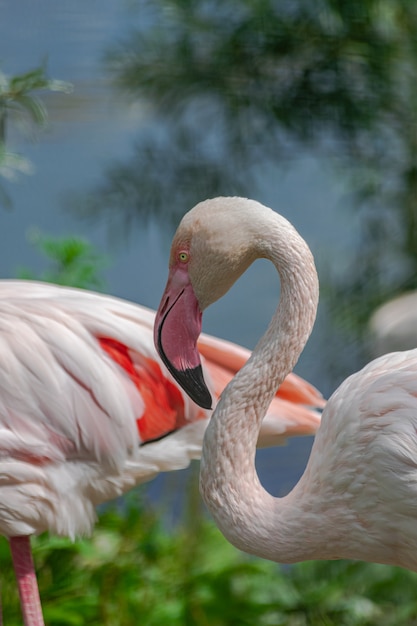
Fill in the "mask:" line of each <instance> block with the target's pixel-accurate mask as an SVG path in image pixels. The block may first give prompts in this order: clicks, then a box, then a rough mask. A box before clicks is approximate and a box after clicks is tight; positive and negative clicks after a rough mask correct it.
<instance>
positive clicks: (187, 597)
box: [0, 492, 417, 626]
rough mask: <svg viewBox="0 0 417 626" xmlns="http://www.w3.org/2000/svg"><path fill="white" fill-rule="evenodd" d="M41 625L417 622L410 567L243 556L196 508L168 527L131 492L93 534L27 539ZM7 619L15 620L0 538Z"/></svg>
mask: <svg viewBox="0 0 417 626" xmlns="http://www.w3.org/2000/svg"><path fill="white" fill-rule="evenodd" d="M33 547H34V558H35V562H36V567H37V571H38V578H39V586H40V592H41V597H42V603H43V608H44V614H45V621H46V623H47V624H48V626H58V625H59V626H81V625H84V624H89V625H92V626H93V625H97V626H98V625H99V624H100V625H101V626H129V625H130V624H132V625H133V624H135V625H136V624H141V626H161V625H162V624H168V625H169V626H177V625H178V626H180V625H181V626H191V625H194V624H195V625H199V626H226V625H230V626H232V625H233V626H255V625H256V626H269V625H274V626H275V625H276V626H278V625H281V624H282V625H286V626H307V625H311V626H319V625H320V626H333V625H334V626H344V625H346V626H356V625H371V624H378V625H383V626H385V625H393V626H394V625H397V626H401V625H407V626H410V625H412V624H417V594H416V588H417V575H416V574H414V573H411V572H407V571H405V570H401V569H399V568H391V567H387V566H383V565H374V564H363V563H353V562H348V561H339V562H336V561H335V562H306V563H301V564H298V565H296V566H292V567H284V566H279V565H276V564H274V563H270V562H268V561H262V560H260V559H255V558H251V557H249V556H246V555H244V554H242V553H240V552H238V551H237V550H235V549H234V548H233V547H232V546H231V545H229V544H228V543H227V542H226V541H225V540H224V538H223V537H222V536H221V534H220V533H219V532H218V531H217V529H216V528H215V526H214V525H213V524H212V523H211V522H210V521H208V520H207V519H205V518H204V517H203V516H199V515H197V516H196V514H195V513H194V514H193V516H192V517H191V516H190V517H189V520H188V521H187V520H186V521H185V522H184V523H182V524H178V526H177V527H176V528H174V529H171V530H170V531H168V530H167V529H164V528H163V525H162V523H161V521H160V519H159V516H158V515H157V514H156V512H155V511H153V510H152V509H149V507H144V506H143V505H141V504H140V496H139V494H138V493H137V492H135V493H133V494H130V495H129V497H128V498H127V499H125V506H123V507H120V505H119V506H116V505H114V506H111V507H109V508H108V509H107V510H106V511H104V512H103V513H102V514H101V516H100V521H99V523H98V525H97V527H96V531H95V533H94V535H93V537H92V538H90V539H88V540H87V539H85V540H80V541H77V542H75V543H71V542H70V541H69V540H66V539H60V538H55V537H49V536H47V535H43V536H41V537H38V538H35V539H34V541H33ZM0 567H1V571H2V597H3V612H4V624H5V625H6V626H13V625H17V624H21V616H20V609H19V603H18V598H17V591H16V584H15V580H14V576H13V573H12V566H11V561H10V555H9V550H8V546H7V542H6V541H5V540H4V541H2V542H1V544H0Z"/></svg>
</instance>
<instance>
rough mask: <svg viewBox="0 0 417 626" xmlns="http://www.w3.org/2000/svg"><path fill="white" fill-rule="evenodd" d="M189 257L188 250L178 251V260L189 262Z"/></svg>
mask: <svg viewBox="0 0 417 626" xmlns="http://www.w3.org/2000/svg"><path fill="white" fill-rule="evenodd" d="M189 258H190V256H189V254H188V252H184V250H183V251H181V252H179V253H178V260H179V261H180V263H188V261H189Z"/></svg>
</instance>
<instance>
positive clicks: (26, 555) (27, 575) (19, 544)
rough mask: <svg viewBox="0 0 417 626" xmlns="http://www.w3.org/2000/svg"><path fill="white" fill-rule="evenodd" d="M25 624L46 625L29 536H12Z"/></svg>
mask: <svg viewBox="0 0 417 626" xmlns="http://www.w3.org/2000/svg"><path fill="white" fill-rule="evenodd" d="M10 549H11V551H12V559H13V565H14V571H15V572H16V578H17V584H18V587H19V595H20V604H21V606H22V613H23V621H24V623H25V626H45V623H44V621H43V616H42V607H41V600H40V597H39V589H38V582H37V580H36V574H35V569H34V567H33V559H32V551H31V548H30V538H29V537H10Z"/></svg>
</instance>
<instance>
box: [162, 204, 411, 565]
mask: <svg viewBox="0 0 417 626" xmlns="http://www.w3.org/2000/svg"><path fill="white" fill-rule="evenodd" d="M258 257H263V258H267V259H269V260H271V261H272V263H273V264H274V265H275V266H276V268H277V270H278V272H279V275H280V280H281V294H280V302H279V305H278V308H277V311H276V313H275V314H274V316H273V318H272V320H271V322H270V324H269V327H268V329H267V330H266V332H265V334H264V335H263V337H262V338H261V339H260V341H259V343H258V344H257V346H256V348H255V350H254V351H253V353H252V356H251V358H250V359H249V361H248V362H247V363H246V365H245V366H244V367H243V368H242V369H241V370H240V371H239V372H238V373H237V374H236V376H235V377H234V378H233V380H232V382H231V383H230V384H229V385H228V386H227V388H226V390H225V391H224V392H223V394H222V396H221V399H220V401H219V403H218V404H217V407H216V410H215V411H214V414H213V416H212V418H211V420H210V423H209V425H208V428H207V430H206V433H205V437H204V443H203V452H202V461H201V470H200V471H201V474H200V488H201V493H202V496H203V498H204V500H205V502H206V504H207V506H208V507H209V509H210V511H211V513H212V514H213V517H214V519H215V521H216V523H217V525H218V526H219V528H220V530H221V531H222V532H223V533H224V535H225V536H226V538H227V539H228V540H229V541H230V542H231V543H233V544H234V545H235V546H237V547H238V548H240V549H242V550H245V551H246V552H249V553H252V554H256V555H258V556H261V557H263V558H266V559H271V560H273V561H278V562H283V563H293V562H296V561H302V560H309V559H339V558H349V559H358V560H363V561H372V562H378V563H386V564H391V565H399V566H402V567H404V568H408V569H411V570H414V571H417V505H416V500H417V434H416V433H417V351H416V350H410V351H408V352H398V353H393V354H389V355H385V356H383V357H380V358H378V359H377V360H375V361H373V362H371V363H370V364H369V365H367V366H366V367H365V368H364V369H363V370H362V371H360V372H358V373H356V374H354V375H352V376H350V377H349V378H348V379H347V380H346V381H344V383H343V384H342V385H341V386H340V387H339V389H337V391H336V392H335V393H334V394H333V396H332V397H331V398H330V400H329V401H328V402H327V405H326V407H325V409H324V412H323V415H322V421H321V425H320V428H319V430H318V433H317V435H316V437H315V440H314V444H313V448H312V452H311V455H310V459H309V461H308V464H307V467H306V470H305V472H304V474H303V476H302V477H301V479H300V481H299V482H298V484H297V485H296V486H295V487H294V489H293V490H292V491H291V492H290V493H289V494H288V495H287V496H285V497H283V498H275V497H272V496H271V495H270V494H269V493H268V492H267V491H266V490H265V489H264V488H263V487H262V486H261V484H260V482H259V480H258V476H257V474H256V469H255V464H254V455H255V446H256V440H257V436H258V432H259V428H260V426H261V423H262V417H263V415H264V414H265V412H266V410H267V407H268V404H269V402H270V400H271V398H272V397H273V396H274V394H275V393H276V390H277V389H278V387H279V385H280V384H281V383H282V381H283V380H284V379H285V376H286V374H287V373H288V372H290V371H291V370H292V368H293V367H294V365H295V363H296V361H297V359H298V357H299V354H300V353H301V351H302V349H303V347H304V345H305V343H306V341H307V339H308V337H309V335H310V332H311V329H312V326H313V324H314V320H315V316H316V309H317V303H318V293H319V287H318V279H317V273H316V269H315V266H314V260H313V256H312V254H311V252H310V250H309V248H308V246H307V244H306V243H305V241H304V240H303V239H302V238H301V237H300V235H299V234H298V233H297V231H296V230H295V229H294V228H293V226H292V225H291V224H290V223H289V222H288V221H287V220H286V219H284V218H283V217H281V216H280V215H278V214H277V213H275V212H274V211H272V210H271V209H268V208H266V207H264V206H263V205H261V204H259V203H257V202H255V201H252V200H247V199H242V198H217V199H214V200H208V201H206V202H203V203H201V204H199V205H197V206H196V207H195V208H194V209H192V210H191V211H190V212H189V213H188V214H187V215H186V216H185V217H184V218H183V220H182V222H181V224H180V226H179V227H178V230H177V232H176V235H175V237H174V240H173V244H172V249H171V256H170V270H169V278H168V283H167V287H166V289H165V292H164V294H163V297H162V301H161V305H160V307H159V309H158V312H157V316H156V322H155V339H156V345H157V346H158V349H159V351H160V353H161V355H162V357H163V359H164V361H165V363H166V364H167V366H168V367H169V369H170V371H171V373H172V374H173V375H174V376H176V377H177V379H178V380H179V381H180V383H181V384H183V385H184V387H185V388H186V389H187V390H188V391H189V392H190V393H192V395H193V397H194V399H195V400H197V401H199V402H200V403H201V404H203V405H205V406H206V405H207V404H208V403H209V391H208V390H207V389H205V387H204V381H203V379H202V378H201V376H200V374H201V372H200V370H199V359H198V353H197V351H196V350H195V341H196V337H197V335H198V332H199V328H200V324H201V311H203V310H204V309H205V308H206V307H207V306H208V305H209V304H210V303H212V302H214V301H215V300H217V299H218V298H220V297H221V296H222V295H223V294H224V293H225V292H226V291H227V290H228V289H229V288H230V287H231V285H232V284H233V283H234V282H235V280H236V279H237V278H239V276H240V275H241V274H242V273H243V272H244V271H245V270H246V269H247V267H248V266H249V265H250V264H251V263H252V261H254V260H255V259H256V258H258ZM176 329H178V332H180V333H181V342H179V341H178V340H177V337H176V335H175V332H176ZM184 346H185V348H186V349H184ZM196 378H197V379H198V384H196V382H195V379H196Z"/></svg>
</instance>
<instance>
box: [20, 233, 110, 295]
mask: <svg viewBox="0 0 417 626" xmlns="http://www.w3.org/2000/svg"><path fill="white" fill-rule="evenodd" d="M30 238H31V241H32V243H33V244H34V245H35V246H36V247H37V249H38V250H39V251H40V252H41V253H42V254H43V255H44V256H46V258H47V259H48V261H49V262H50V263H51V264H52V267H51V268H50V269H47V270H45V271H44V272H42V273H41V274H40V275H39V276H36V275H35V274H34V272H32V270H30V269H28V268H21V269H20V270H18V272H17V276H18V278H22V279H26V280H42V281H45V282H49V283H57V284H58V285H67V286H69V287H80V288H83V289H88V288H94V289H100V288H102V287H103V280H102V279H101V277H100V275H99V273H100V272H101V271H102V269H103V267H104V265H105V264H106V258H105V257H104V256H102V255H100V254H98V253H97V252H96V250H95V249H94V246H92V244H90V243H89V242H88V241H86V240H85V239H82V238H81V237H62V238H57V237H47V236H45V235H42V234H40V233H39V232H37V231H33V232H32V233H31V237H30Z"/></svg>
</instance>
